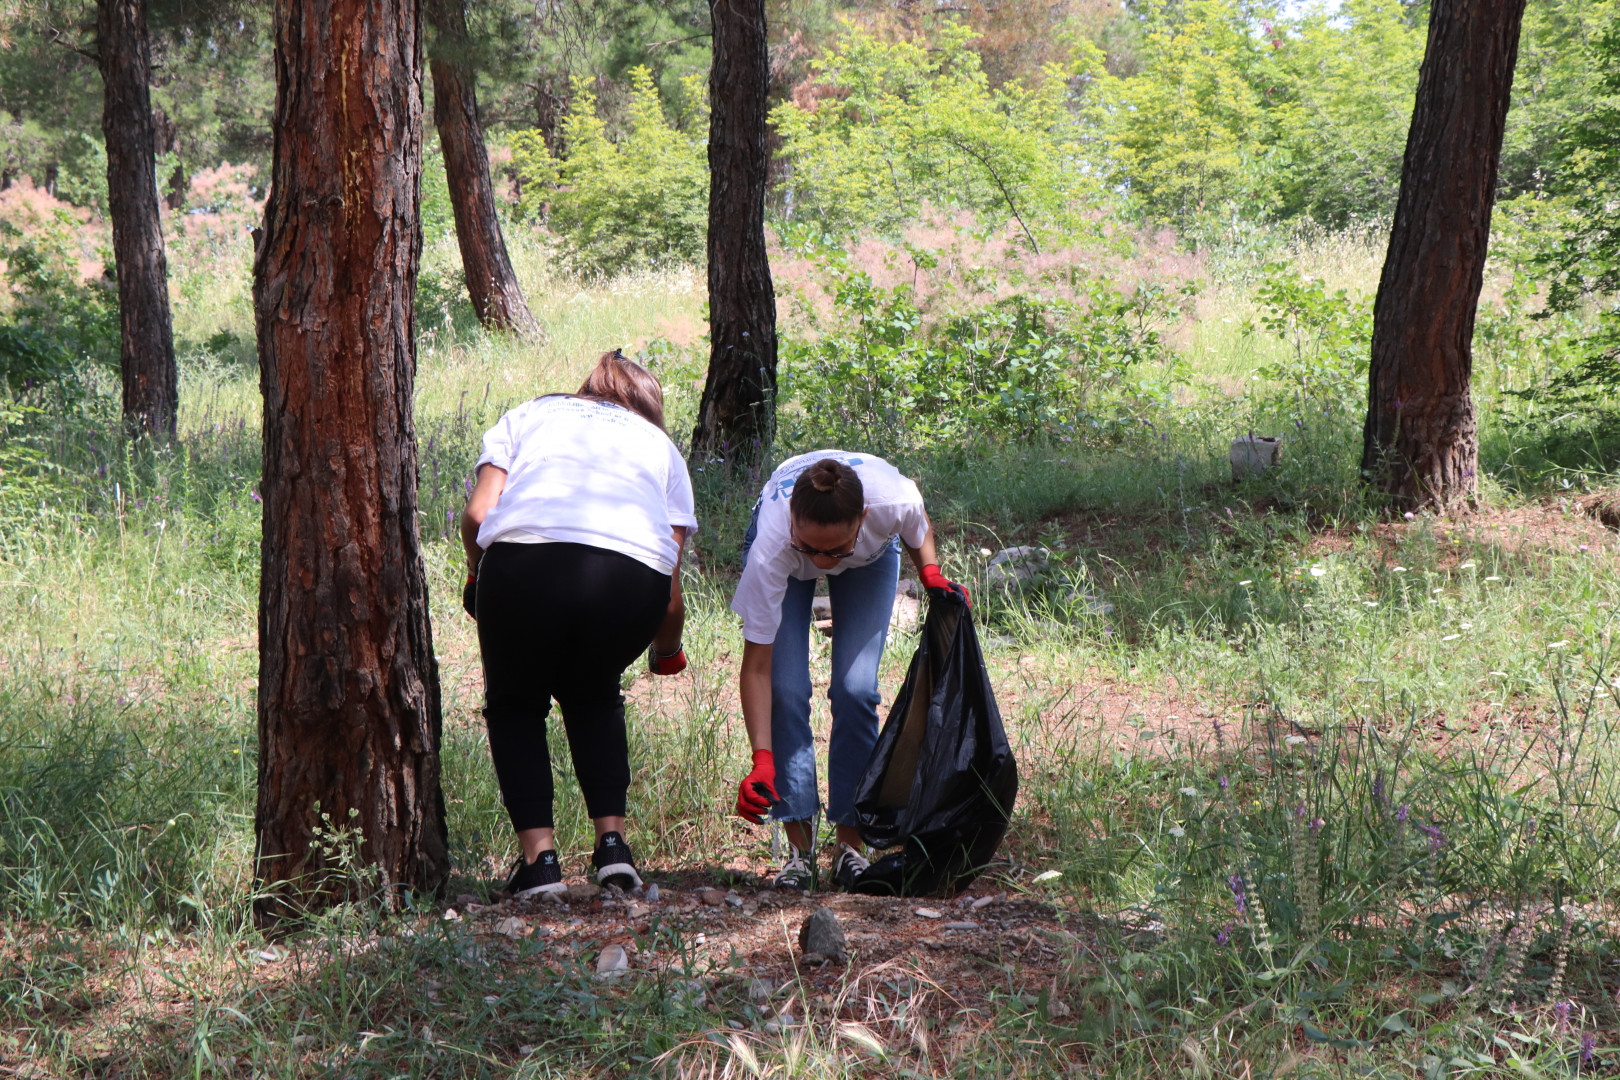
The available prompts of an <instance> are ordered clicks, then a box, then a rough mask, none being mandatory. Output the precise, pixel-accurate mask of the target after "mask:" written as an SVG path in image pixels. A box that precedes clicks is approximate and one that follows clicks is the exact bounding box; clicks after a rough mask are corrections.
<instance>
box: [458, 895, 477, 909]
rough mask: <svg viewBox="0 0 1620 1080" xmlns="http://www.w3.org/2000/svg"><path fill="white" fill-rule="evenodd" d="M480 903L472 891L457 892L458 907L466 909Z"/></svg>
mask: <svg viewBox="0 0 1620 1080" xmlns="http://www.w3.org/2000/svg"><path fill="white" fill-rule="evenodd" d="M476 903H478V897H476V896H474V895H473V894H472V893H470V892H464V893H457V894H456V907H458V908H462V909H464V910H465V909H466V908H469V907H472V906H473V905H474V904H476Z"/></svg>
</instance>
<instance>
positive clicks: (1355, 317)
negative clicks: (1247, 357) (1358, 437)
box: [1243, 263, 1372, 415]
mask: <svg viewBox="0 0 1620 1080" xmlns="http://www.w3.org/2000/svg"><path fill="white" fill-rule="evenodd" d="M1263 274H1264V276H1263V278H1262V280H1261V282H1260V284H1259V287H1258V289H1257V290H1256V293H1255V298H1256V299H1257V300H1258V301H1259V302H1260V304H1261V307H1262V308H1263V314H1262V315H1261V316H1260V325H1259V326H1256V325H1255V324H1254V323H1252V322H1250V323H1248V324H1247V325H1245V326H1244V328H1243V332H1244V333H1245V334H1251V335H1252V334H1257V333H1259V332H1260V331H1261V329H1262V328H1264V330H1265V331H1267V332H1269V333H1270V334H1272V335H1273V336H1275V337H1277V338H1280V339H1281V340H1282V341H1283V342H1284V343H1285V344H1287V346H1288V347H1289V350H1290V353H1289V355H1288V356H1287V358H1286V359H1283V360H1279V361H1276V362H1274V363H1271V364H1267V365H1265V366H1263V367H1261V368H1260V369H1259V374H1260V375H1262V376H1264V377H1265V378H1268V379H1275V380H1277V381H1278V382H1281V383H1285V384H1287V385H1289V386H1290V387H1292V388H1293V392H1294V397H1295V402H1296V404H1297V406H1298V407H1299V408H1300V409H1303V408H1304V407H1305V404H1306V403H1307V402H1313V403H1315V404H1316V405H1317V406H1318V407H1326V408H1330V409H1336V410H1338V411H1340V412H1342V413H1344V414H1347V415H1348V414H1354V413H1357V412H1359V411H1360V410H1361V409H1362V408H1363V407H1364V406H1365V403H1366V399H1367V365H1368V360H1369V356H1370V352H1369V350H1370V348H1371V342H1372V305H1371V304H1370V303H1368V302H1367V300H1366V299H1365V298H1362V299H1359V300H1355V299H1351V297H1350V296H1349V294H1348V293H1347V292H1346V291H1345V290H1344V289H1339V290H1337V291H1335V292H1333V293H1329V292H1328V291H1327V286H1326V285H1324V284H1323V283H1322V282H1321V280H1319V279H1317V278H1303V277H1300V276H1299V274H1297V273H1296V272H1295V271H1294V270H1293V269H1292V268H1291V267H1290V266H1289V265H1288V264H1287V263H1270V264H1268V265H1267V266H1266V268H1265V270H1264V272H1263Z"/></svg>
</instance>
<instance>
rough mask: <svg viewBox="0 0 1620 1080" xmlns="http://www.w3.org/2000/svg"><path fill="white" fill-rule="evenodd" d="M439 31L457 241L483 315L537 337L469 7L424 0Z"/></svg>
mask: <svg viewBox="0 0 1620 1080" xmlns="http://www.w3.org/2000/svg"><path fill="white" fill-rule="evenodd" d="M424 3H425V10H426V14H427V19H428V24H429V25H430V26H432V27H433V32H434V35H435V41H434V55H433V59H432V61H431V62H430V66H431V69H432V72H433V124H434V126H435V127H436V128H437V129H438V132H439V145H440V146H441V147H443V148H444V171H445V176H446V179H447V180H448V181H449V185H450V206H451V209H452V210H453V211H454V212H455V215H456V242H457V244H459V245H460V247H461V268H462V272H463V273H464V274H465V275H466V278H467V295H468V296H470V297H471V298H472V305H473V310H474V311H475V312H477V313H478V321H479V322H481V323H483V324H484V326H485V327H487V328H488V329H490V330H515V331H517V332H519V333H521V334H528V335H533V336H539V334H540V324H539V323H537V322H535V320H534V316H533V315H532V314H531V313H530V312H529V305H528V304H526V303H525V302H524V300H523V290H522V289H521V288H519V287H518V281H517V275H516V274H514V273H513V272H512V261H511V259H509V258H508V257H507V254H506V240H505V238H504V237H502V236H501V222H500V218H499V217H497V216H496V213H495V189H494V186H493V185H492V184H491V183H490V179H489V152H488V150H487V149H486V148H485V146H484V133H483V130H482V129H481V128H480V127H479V126H478V95H477V84H476V76H475V74H474V72H473V69H472V66H471V65H470V64H468V63H467V62H466V55H467V48H468V41H467V13H466V11H465V10H464V9H463V8H462V0H424Z"/></svg>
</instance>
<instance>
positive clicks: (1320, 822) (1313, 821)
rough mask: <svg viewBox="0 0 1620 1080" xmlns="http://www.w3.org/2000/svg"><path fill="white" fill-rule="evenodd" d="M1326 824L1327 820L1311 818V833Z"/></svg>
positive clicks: (1319, 829)
mask: <svg viewBox="0 0 1620 1080" xmlns="http://www.w3.org/2000/svg"><path fill="white" fill-rule="evenodd" d="M1326 824H1327V822H1325V821H1323V820H1322V819H1321V818H1311V832H1312V833H1313V834H1314V833H1319V832H1321V831H1322V826H1324V825H1326Z"/></svg>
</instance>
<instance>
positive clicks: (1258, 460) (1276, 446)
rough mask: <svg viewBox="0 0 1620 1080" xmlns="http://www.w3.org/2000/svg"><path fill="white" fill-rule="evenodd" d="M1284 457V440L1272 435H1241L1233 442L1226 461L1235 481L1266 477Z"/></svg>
mask: <svg viewBox="0 0 1620 1080" xmlns="http://www.w3.org/2000/svg"><path fill="white" fill-rule="evenodd" d="M1281 457H1282V440H1281V439H1279V438H1276V437H1275V436H1271V435H1253V434H1250V435H1239V436H1238V437H1237V438H1235V439H1233V440H1232V449H1231V450H1229V451H1227V454H1226V460H1227V461H1228V462H1229V463H1231V466H1232V479H1233V480H1234V481H1238V480H1247V479H1249V478H1250V477H1253V476H1264V475H1265V474H1266V473H1267V472H1268V471H1270V469H1271V468H1272V466H1274V465H1276V464H1277V462H1278V460H1279V459H1281Z"/></svg>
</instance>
